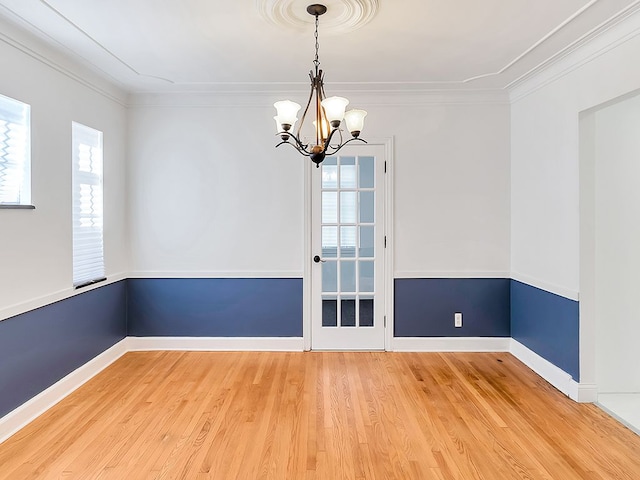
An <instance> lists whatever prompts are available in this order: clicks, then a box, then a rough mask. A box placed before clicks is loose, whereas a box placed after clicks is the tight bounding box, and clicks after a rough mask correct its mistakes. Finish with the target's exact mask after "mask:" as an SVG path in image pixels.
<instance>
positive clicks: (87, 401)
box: [0, 352, 640, 480]
mask: <svg viewBox="0 0 640 480" xmlns="http://www.w3.org/2000/svg"><path fill="white" fill-rule="evenodd" d="M0 478H1V479H10V480H24V479H31V478H37V479H49V478H52V479H53V478H56V479H57V478H64V479H76V478H78V479H118V480H123V479H133V480H139V479H165V478H166V479H169V478H176V479H178V478H179V479H196V480H199V479H209V478H215V479H248V480H254V479H278V480H283V479H331V480H336V479H367V480H371V479H403V480H405V479H436V480H442V479H463V480H468V479H490V480H501V479H512V478H514V479H554V480H557V479H562V480H569V479H581V480H582V479H630V480H632V479H633V480H637V479H639V478H640V437H639V436H637V435H636V434H634V433H633V432H631V431H630V430H628V429H626V428H625V427H623V426H622V425H620V424H619V423H617V422H616V421H614V420H613V419H611V418H610V417H608V416H607V415H606V414H604V412H602V411H601V410H600V409H598V408H597V407H595V406H593V405H580V404H576V403H574V402H572V401H571V400H569V399H567V398H566V397H564V396H563V395H562V394H560V393H559V392H557V391H556V390H554V389H553V388H552V387H550V386H549V385H548V384H547V383H545V382H544V381H543V380H542V379H540V378H539V377H538V376H537V375H535V374H534V373H532V372H531V371H530V370H529V369H527V368H526V367H525V366H524V365H522V364H521V363H520V362H519V361H518V360H516V359H515V358H514V357H512V356H511V355H509V354H506V353H504V354H502V353H501V354H484V353H481V354H459V353H456V354H437V353H435V354H424V353H341V352H340V353H320V352H311V353H309V352H307V353H209V352H136V353H129V354H127V355H125V356H124V357H122V358H121V359H120V360H118V361H117V362H116V363H114V364H113V365H112V366H110V367H109V368H108V369H106V370H105V371H104V372H102V373H101V374H100V375H98V376H96V377H95V378H94V379H92V380H91V381H90V382H89V383H87V384H86V385H84V386H83V387H82V388H80V389H79V390H77V391H76V392H74V393H73V394H72V395H70V396H69V397H67V398H66V399H65V400H64V401H62V402H61V403H59V404H58V405H56V406H55V407H54V408H52V409H51V410H49V411H48V412H47V413H45V414H44V415H43V416H41V417H40V418H38V419H37V420H36V421H34V422H33V423H31V424H30V425H28V426H27V427H26V428H24V429H23V430H21V431H20V432H18V433H17V434H16V435H14V436H13V437H11V438H10V439H9V440H7V441H6V442H4V443H3V444H1V445H0Z"/></svg>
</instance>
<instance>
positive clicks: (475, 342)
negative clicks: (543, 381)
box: [392, 337, 511, 352]
mask: <svg viewBox="0 0 640 480" xmlns="http://www.w3.org/2000/svg"><path fill="white" fill-rule="evenodd" d="M392 345H393V351H394V352H508V351H509V348H510V346H511V338H510V337H394V339H393V344H392Z"/></svg>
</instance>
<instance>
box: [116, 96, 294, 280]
mask: <svg viewBox="0 0 640 480" xmlns="http://www.w3.org/2000/svg"><path fill="white" fill-rule="evenodd" d="M202 101H203V103H202V104H200V105H198V106H195V107H180V106H150V107H149V106H138V107H133V108H132V109H131V113H130V150H129V152H130V153H129V155H130V159H131V163H130V166H129V170H128V175H129V185H130V191H129V198H130V202H129V209H130V222H131V223H130V231H131V252H132V264H131V270H132V273H133V275H142V276H146V275H151V276H156V275H158V276H182V275H187V276H188V275H203V276H207V275H210V276H228V275H229V276H247V277H273V276H276V277H277V276H280V277H290V276H295V277H301V276H302V271H303V258H302V257H303V247H304V244H303V238H304V215H305V212H304V196H303V192H304V168H303V166H304V163H303V162H304V161H305V159H303V158H299V156H298V155H297V154H296V153H294V152H295V151H294V150H293V149H291V148H290V147H287V146H286V145H284V146H282V147H280V149H279V150H278V151H274V148H273V147H274V145H275V142H276V139H277V137H276V136H275V135H274V134H275V123H274V121H273V119H272V117H273V115H274V114H273V113H272V112H271V109H270V108H269V106H270V105H271V104H269V103H267V106H240V105H235V106H216V105H212V104H209V105H208V106H207V105H206V100H205V99H202ZM272 103H273V102H272Z"/></svg>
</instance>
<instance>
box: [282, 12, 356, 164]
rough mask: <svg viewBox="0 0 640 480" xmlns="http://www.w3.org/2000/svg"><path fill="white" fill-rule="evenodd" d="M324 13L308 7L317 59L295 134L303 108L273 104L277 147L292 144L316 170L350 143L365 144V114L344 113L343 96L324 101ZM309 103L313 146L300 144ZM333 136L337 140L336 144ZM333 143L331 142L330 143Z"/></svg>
mask: <svg viewBox="0 0 640 480" xmlns="http://www.w3.org/2000/svg"><path fill="white" fill-rule="evenodd" d="M326 11H327V7H325V6H324V5H320V4H313V5H309V6H308V7H307V12H308V13H309V14H310V15H313V16H315V17H316V21H315V24H316V31H315V39H316V56H315V59H314V60H313V65H314V70H311V71H310V72H309V78H310V79H311V93H310V94H309V100H308V101H307V106H306V108H305V109H304V113H303V114H302V120H301V121H300V123H299V125H298V129H297V131H296V132H295V133H294V126H295V124H296V122H297V121H298V117H297V115H298V111H299V110H300V108H302V107H301V106H300V105H299V104H297V103H295V102H292V101H290V100H282V101H279V102H276V103H274V104H273V106H274V107H276V110H277V112H278V113H277V115H276V116H275V117H273V118H274V119H275V121H276V128H277V131H278V133H277V135H279V136H280V138H281V139H282V141H281V142H280V143H278V144H277V145H276V147H279V146H280V145H284V144H287V145H291V146H292V147H294V148H295V149H296V150H298V151H299V152H300V153H301V154H302V155H304V156H307V157H309V158H311V161H312V162H314V163H315V164H316V167H319V166H320V164H321V163H322V161H323V160H324V159H325V157H326V156H327V155H333V154H334V153H336V152H337V151H338V150H340V149H341V148H342V147H344V146H345V145H346V144H347V143H349V142H353V141H354V140H358V141H361V142H364V143H366V142H365V141H364V140H363V139H361V138H360V132H361V131H362V128H363V126H364V117H365V116H366V115H367V112H365V111H364V110H349V111H348V112H345V110H346V107H347V105H348V104H349V100H347V99H346V98H343V97H329V98H327V97H326V95H325V93H324V73H323V71H322V69H320V68H319V67H320V60H319V59H318V49H319V43H318V23H319V20H318V19H319V17H320V15H323V14H324V13H326ZM314 100H315V101H314ZM312 101H314V103H315V120H314V121H313V125H314V130H315V135H316V138H315V144H309V143H303V140H302V138H301V135H300V132H301V130H302V127H303V125H304V122H305V120H306V119H307V114H308V113H309V109H310V107H311V103H312ZM343 121H344V123H345V124H346V127H347V130H348V131H349V133H350V134H351V138H349V139H348V140H344V139H343V136H342V129H341V128H340V126H341V125H342V122H343ZM336 135H337V136H338V137H339V141H338V142H337V143H336V140H337V138H336ZM290 140H293V141H290ZM332 141H333V143H331V142H332Z"/></svg>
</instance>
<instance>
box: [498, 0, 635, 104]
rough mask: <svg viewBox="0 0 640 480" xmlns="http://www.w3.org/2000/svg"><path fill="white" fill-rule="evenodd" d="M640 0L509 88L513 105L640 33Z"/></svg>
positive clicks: (511, 84) (513, 82)
mask: <svg viewBox="0 0 640 480" xmlns="http://www.w3.org/2000/svg"><path fill="white" fill-rule="evenodd" d="M639 12H640V0H636V1H635V2H634V3H632V4H631V5H629V6H628V7H627V8H625V9H623V10H622V11H620V12H618V13H617V14H616V15H614V16H612V17H610V18H609V19H608V20H606V21H605V22H602V23H601V24H600V25H598V26H597V27H595V28H593V29H592V30H590V31H589V32H587V33H586V34H584V35H583V36H582V37H580V38H578V39H577V40H576V41H574V42H572V43H571V44H570V45H568V46H567V47H565V48H564V49H562V50H560V51H558V52H556V53H555V54H554V55H552V56H551V57H549V58H547V59H546V60H544V61H543V62H541V63H539V64H538V65H536V66H535V67H534V68H532V69H530V70H529V71H527V72H526V73H525V74H523V75H521V76H520V77H518V78H517V79H515V80H513V81H512V82H511V83H509V84H508V85H507V86H506V87H505V88H506V90H507V91H508V92H509V95H510V100H511V102H512V103H513V102H515V101H518V100H520V99H521V98H524V97H526V96H527V95H529V94H531V93H533V92H535V91H536V90H538V89H540V88H542V87H544V86H545V85H548V84H549V83H552V82H554V81H556V80H557V79H559V78H562V77H564V76H565V75H567V74H569V73H571V72H573V71H574V70H576V69H578V68H580V67H581V66H583V65H585V64H587V63H589V62H591V61H592V60H594V59H596V58H598V57H600V56H601V55H603V54H605V53H607V52H608V51H610V50H612V49H614V48H616V47H618V46H619V45H621V44H623V43H625V42H627V41H629V40H631V39H632V38H634V37H636V36H637V35H639V34H640V13H639Z"/></svg>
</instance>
